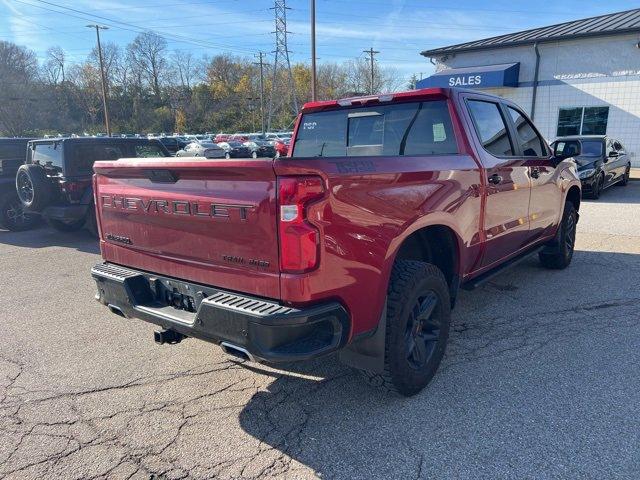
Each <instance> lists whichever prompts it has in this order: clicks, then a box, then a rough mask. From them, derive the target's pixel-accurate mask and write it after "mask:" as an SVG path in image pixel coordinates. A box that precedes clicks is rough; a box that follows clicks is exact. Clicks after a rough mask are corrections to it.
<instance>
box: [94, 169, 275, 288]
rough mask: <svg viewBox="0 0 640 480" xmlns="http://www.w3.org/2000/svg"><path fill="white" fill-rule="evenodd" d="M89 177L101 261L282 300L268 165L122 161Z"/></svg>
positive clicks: (272, 182)
mask: <svg viewBox="0 0 640 480" xmlns="http://www.w3.org/2000/svg"><path fill="white" fill-rule="evenodd" d="M94 170H95V172H96V176H95V180H94V182H95V199H96V205H97V214H98V222H99V227H100V247H101V250H102V255H103V257H104V259H105V260H106V261H108V262H113V263H117V264H122V265H127V266H129V267H134V268H139V269H141V270H146V271H149V272H152V273H158V274H161V275H167V276H171V277H175V278H178V279H184V280H189V281H192V282H197V283H202V284H206V285H213V286H216V287H220V288H223V289H229V290H235V291H238V292H245V293H250V294H253V295H259V296H264V297H269V298H280V287H279V261H278V239H277V223H276V222H277V216H276V211H277V210H276V208H277V207H276V195H275V186H276V181H275V173H274V171H273V165H272V162H271V161H267V160H242V161H237V160H215V161H213V160H196V159H123V160H119V161H117V162H96V163H95V165H94Z"/></svg>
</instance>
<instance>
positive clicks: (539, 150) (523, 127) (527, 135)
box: [507, 107, 547, 157]
mask: <svg viewBox="0 0 640 480" xmlns="http://www.w3.org/2000/svg"><path fill="white" fill-rule="evenodd" d="M507 109H508V111H509V115H510V116H511V119H512V120H513V125H514V127H515V130H516V134H517V135H516V140H517V142H518V143H519V144H520V148H521V150H522V154H523V155H524V156H525V157H546V156H547V147H546V146H545V141H544V140H543V138H542V137H541V136H539V135H538V134H537V133H536V130H535V128H534V127H533V125H532V124H531V122H530V121H529V120H528V119H527V117H525V116H524V115H523V114H522V112H519V111H518V110H516V109H515V108H511V107H507Z"/></svg>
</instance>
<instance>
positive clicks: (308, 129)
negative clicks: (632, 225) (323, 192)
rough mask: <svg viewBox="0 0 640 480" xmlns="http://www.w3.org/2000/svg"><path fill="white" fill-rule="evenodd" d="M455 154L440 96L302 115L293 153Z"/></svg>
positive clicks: (446, 107) (309, 154) (449, 120)
mask: <svg viewBox="0 0 640 480" xmlns="http://www.w3.org/2000/svg"><path fill="white" fill-rule="evenodd" d="M455 153H458V145H457V142H456V139H455V135H454V133H453V125H452V123H451V117H450V115H449V108H448V105H447V102H446V101H444V100H437V101H427V102H412V103H396V104H390V105H389V104H387V105H379V106H372V107H357V108H345V109H340V110H332V111H326V112H318V113H308V114H305V115H303V116H302V119H301V121H300V126H299V127H298V136H297V137H296V141H295V145H294V152H293V155H294V156H296V157H342V156H349V157H352V156H397V155H446V154H455Z"/></svg>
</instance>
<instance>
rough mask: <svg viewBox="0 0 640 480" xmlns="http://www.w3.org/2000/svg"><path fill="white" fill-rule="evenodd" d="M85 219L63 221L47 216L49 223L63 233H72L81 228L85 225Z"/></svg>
mask: <svg viewBox="0 0 640 480" xmlns="http://www.w3.org/2000/svg"><path fill="white" fill-rule="evenodd" d="M84 222H85V219H84V218H83V219H81V220H76V221H75V222H63V221H62V220H54V219H52V218H47V223H48V224H49V225H50V226H51V227H52V228H53V229H55V230H57V231H59V232H63V233H72V232H77V231H78V230H81V229H82V227H84Z"/></svg>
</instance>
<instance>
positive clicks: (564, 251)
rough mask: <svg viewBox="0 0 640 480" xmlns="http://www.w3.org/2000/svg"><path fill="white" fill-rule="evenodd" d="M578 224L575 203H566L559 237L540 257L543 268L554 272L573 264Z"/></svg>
mask: <svg viewBox="0 0 640 480" xmlns="http://www.w3.org/2000/svg"><path fill="white" fill-rule="evenodd" d="M577 224H578V212H577V211H576V208H575V207H574V205H573V203H571V202H566V203H565V205H564V213H563V215H562V223H561V225H560V231H559V232H558V237H557V238H556V239H555V240H554V243H553V244H552V245H549V246H548V247H547V248H546V249H545V250H543V251H542V252H540V253H539V255H538V256H539V258H540V263H541V264H542V266H543V267H545V268H549V269H552V270H563V269H565V268H567V267H568V266H569V264H571V259H572V258H573V251H574V247H575V243H576V227H577Z"/></svg>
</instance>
